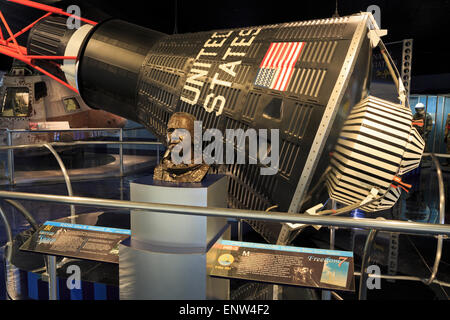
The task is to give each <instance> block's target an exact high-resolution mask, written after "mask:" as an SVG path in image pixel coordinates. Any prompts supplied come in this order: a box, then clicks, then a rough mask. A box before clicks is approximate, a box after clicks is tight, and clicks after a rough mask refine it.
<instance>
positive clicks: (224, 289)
mask: <svg viewBox="0 0 450 320" xmlns="http://www.w3.org/2000/svg"><path fill="white" fill-rule="evenodd" d="M130 189H131V191H130V194H131V196H130V198H131V201H141V202H152V203H164V204H176V205H188V206H201V207H206V206H210V207H225V206H226V194H227V178H226V177H224V176H221V175H208V176H207V177H206V178H205V180H204V181H202V182H201V183H179V184H174V183H165V182H160V181H153V179H151V178H150V177H148V178H143V179H139V180H137V181H135V182H133V183H131V184H130ZM131 235H132V236H131V238H130V239H129V240H128V241H124V242H122V244H121V245H120V246H119V278H120V299H171V300H177V299H181V300H184V299H186V300H188V299H228V298H229V281H228V280H225V279H216V278H210V277H208V276H207V274H206V265H207V261H206V253H207V251H208V250H209V248H210V247H211V246H212V245H213V244H214V243H215V242H216V241H217V240H218V239H220V238H222V239H229V228H228V225H227V221H226V219H223V218H211V217H203V216H189V215H179V214H165V213H160V212H148V211H140V210H137V211H132V213H131Z"/></svg>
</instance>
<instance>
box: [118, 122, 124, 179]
mask: <svg viewBox="0 0 450 320" xmlns="http://www.w3.org/2000/svg"><path fill="white" fill-rule="evenodd" d="M119 141H120V142H123V129H122V128H120V130H119ZM119 158H120V168H119V170H120V176H121V177H123V174H124V169H123V144H122V143H121V144H120V145H119Z"/></svg>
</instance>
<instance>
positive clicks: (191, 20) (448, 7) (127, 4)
mask: <svg viewBox="0 0 450 320" xmlns="http://www.w3.org/2000/svg"><path fill="white" fill-rule="evenodd" d="M45 2H54V3H53V5H55V6H59V7H61V8H64V9H65V8H67V6H68V5H70V4H77V5H79V6H80V7H81V8H82V15H83V16H85V17H88V18H91V19H94V20H97V21H100V20H102V19H105V18H107V17H109V16H114V17H118V18H121V19H124V20H127V21H130V22H133V23H136V24H139V25H142V26H145V27H147V28H151V29H155V30H158V31H162V32H165V33H169V34H170V33H173V31H174V27H175V16H177V19H176V20H177V30H178V32H179V33H185V32H195V31H205V30H211V29H223V28H232V27H244V26H252V25H264V24H272V23H280V22H290V21H301V20H307V19H317V18H328V17H330V16H332V15H333V13H334V12H335V8H336V1H335V0H316V1H292V0H290V1H287V0H276V1H270V2H262V1H254V0H240V1H236V0H222V1H213V0H196V1H193V0H178V1H177V3H178V5H177V10H175V7H176V6H175V3H176V0H161V1H155V0H151V1H150V0H147V1H142V0H141V1H138V0H126V1H120V2H119V1H114V2H113V1H111V0H71V1H66V0H64V1H53V0H46V1H45ZM369 5H378V6H379V7H380V9H381V27H382V28H383V29H388V35H387V36H386V37H385V38H384V41H385V42H391V41H398V40H402V39H407V38H412V39H414V48H413V66H412V74H413V75H415V76H417V75H429V74H441V73H450V63H449V62H448V60H449V58H448V49H449V48H450V46H449V44H448V43H449V41H450V40H449V38H450V37H449V36H450V32H449V30H450V0H427V1H423V0H422V1H420V0H409V1H407V0H396V1H393V0H339V1H338V13H339V15H341V16H343V15H350V14H353V13H356V12H359V11H366V9H367V7H368V6H369ZM0 10H2V11H3V13H4V15H5V16H6V19H7V20H8V21H11V25H12V28H13V29H14V31H15V30H18V29H19V28H20V27H21V26H23V25H24V24H25V23H26V22H29V21H31V20H32V19H33V18H37V17H39V16H40V15H42V12H39V11H38V10H35V9H27V8H24V7H22V6H20V5H17V4H14V3H8V2H6V1H5V0H0ZM175 12H176V14H175ZM4 32H5V31H4Z"/></svg>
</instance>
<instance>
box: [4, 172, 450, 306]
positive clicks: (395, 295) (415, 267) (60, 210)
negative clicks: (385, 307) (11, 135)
mask: <svg viewBox="0 0 450 320" xmlns="http://www.w3.org/2000/svg"><path fill="white" fill-rule="evenodd" d="M430 172H431V169H430V168H429V167H428V168H427V167H425V168H422V172H421V175H420V178H419V179H420V180H418V181H420V186H421V188H420V190H419V191H420V192H419V193H416V194H415V195H414V194H412V195H411V196H409V197H408V198H407V199H406V200H405V201H404V204H403V205H404V206H405V208H406V210H405V211H403V213H400V215H405V212H406V218H405V217H404V216H403V217H400V218H402V219H412V218H411V215H408V210H412V209H411V207H414V208H415V210H416V211H415V212H414V214H415V217H416V218H417V219H419V220H421V221H425V222H428V221H435V220H436V214H437V211H436V208H437V203H436V198H437V196H436V195H437V194H438V193H437V192H436V190H437V189H436V188H437V181H436V180H435V179H433V176H434V175H433V174H431V173H430ZM146 174H148V173H146V172H140V173H136V174H132V175H128V176H127V177H125V178H123V179H120V178H102V179H97V180H90V181H78V182H76V181H75V182H73V192H74V194H75V195H77V196H86V197H96V198H109V199H124V200H128V199H129V184H130V182H131V181H133V180H134V179H137V178H138V177H142V176H143V175H146ZM413 179H415V178H414V177H413ZM444 180H445V184H446V188H447V186H448V181H449V180H450V173H449V172H448V171H444ZM1 189H2V190H14V191H22V192H33V193H44V194H45V193H47V194H59V195H66V194H67V193H66V187H65V185H64V184H63V183H47V184H42V183H41V184H33V185H22V186H21V185H18V186H16V187H15V188H13V189H10V188H9V187H8V186H2V187H1ZM416 191H417V190H416ZM447 193H448V188H447ZM447 199H448V194H447ZM423 202H426V203H427V204H428V205H427V206H425V209H424V208H422V209H420V208H419V207H420V205H415V204H417V203H423ZM21 203H22V204H23V205H24V206H25V207H26V208H27V209H28V210H29V211H30V212H31V213H32V214H33V216H34V217H35V219H36V220H37V222H38V223H43V222H45V221H47V220H54V219H57V218H61V217H65V216H68V215H69V214H70V211H69V206H67V205H55V204H49V203H44V202H29V201H23V202H21ZM3 207H4V209H5V211H6V214H7V217H8V219H10V223H11V226H12V228H13V233H14V235H16V234H18V233H20V232H22V231H24V230H26V229H28V224H27V222H26V221H25V219H23V218H22V216H21V215H19V214H18V213H17V211H14V210H13V209H12V207H10V206H7V205H4V206H3ZM418 208H419V209H420V210H419V209H418ZM418 210H419V211H420V212H418ZM95 211H99V210H98V209H96V208H89V207H81V206H76V212H77V213H85V212H95ZM116 213H117V214H118V215H121V217H123V216H124V215H128V212H123V211H120V212H119V211H117V212H116ZM420 214H422V216H421V217H419V216H420ZM385 218H392V217H390V216H389V214H387V215H386V216H385ZM234 227H235V226H234ZM0 228H1V231H0V246H1V249H0V250H1V251H0V259H1V261H2V263H1V264H0V274H1V275H2V277H1V278H0V279H1V280H0V299H2V300H3V299H6V295H5V281H4V276H3V275H4V263H3V260H4V259H3V250H4V244H5V242H6V236H5V232H4V229H3V225H0ZM244 231H245V233H244V240H245V241H252V242H264V241H263V240H262V238H261V237H259V235H258V234H256V233H255V232H253V231H252V230H251V229H250V227H248V226H246V228H244ZM366 234H367V233H365V232H364V231H362V230H344V229H339V230H337V231H336V242H335V249H337V250H349V251H351V250H353V251H354V253H355V271H359V270H360V262H361V254H362V248H363V246H364V240H365V237H366ZM389 239H390V238H389V234H383V233H381V234H379V235H378V237H377V240H376V242H375V245H374V253H373V255H372V260H371V263H372V264H373V263H375V264H379V265H381V266H382V271H383V270H384V269H383V266H386V265H387V264H388V251H389ZM294 244H295V245H297V246H303V247H313V248H329V230H328V229H326V228H322V229H321V230H320V231H318V232H317V231H315V229H313V228H307V229H306V230H305V231H304V232H303V233H302V234H301V235H300V236H299V237H298V238H297V239H296V240H295V242H294ZM435 251H436V239H435V238H432V237H421V236H412V235H400V238H399V251H398V258H397V274H398V275H408V276H418V277H421V278H427V277H429V275H430V274H431V269H432V267H433V262H434V255H435ZM383 274H384V271H383ZM358 278H359V277H355V280H356V282H355V284H356V288H358ZM437 279H439V280H440V281H444V282H448V283H450V246H449V243H448V241H444V247H443V254H442V259H441V263H440V267H439V272H438V274H437ZM245 284H246V282H245V281H241V280H240V281H233V282H232V284H231V288H232V296H234V297H240V296H239V294H238V291H239V290H238V288H241V286H242V285H245ZM233 290H235V291H234V295H233ZM255 290H256V289H255ZM339 294H340V295H341V296H342V297H343V298H344V299H350V300H354V299H357V291H356V293H347V292H339ZM241 297H242V296H241ZM260 297H261V296H260ZM311 297H313V298H314V297H316V298H317V297H320V292H317V291H316V292H315V293H314V294H313V295H312V296H311V295H310V294H309V293H308V294H305V292H304V290H302V289H299V288H296V287H287V288H286V290H284V298H286V299H305V298H311ZM449 297H450V288H449V287H445V286H440V285H437V284H433V285H431V286H426V285H425V284H422V283H420V282H418V281H399V280H396V281H395V282H392V281H386V280H382V282H381V290H369V291H368V299H427V300H435V299H445V300H448V299H449Z"/></svg>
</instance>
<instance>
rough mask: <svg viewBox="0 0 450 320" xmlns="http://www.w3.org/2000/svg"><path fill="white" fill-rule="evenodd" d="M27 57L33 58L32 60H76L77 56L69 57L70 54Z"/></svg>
mask: <svg viewBox="0 0 450 320" xmlns="http://www.w3.org/2000/svg"><path fill="white" fill-rule="evenodd" d="M26 57H27V58H30V59H33V60H39V59H44V60H77V57H70V56H26Z"/></svg>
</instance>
